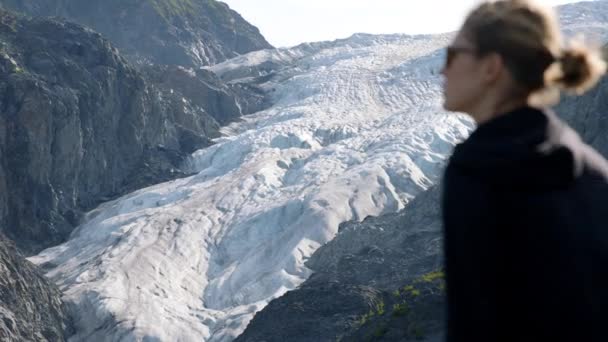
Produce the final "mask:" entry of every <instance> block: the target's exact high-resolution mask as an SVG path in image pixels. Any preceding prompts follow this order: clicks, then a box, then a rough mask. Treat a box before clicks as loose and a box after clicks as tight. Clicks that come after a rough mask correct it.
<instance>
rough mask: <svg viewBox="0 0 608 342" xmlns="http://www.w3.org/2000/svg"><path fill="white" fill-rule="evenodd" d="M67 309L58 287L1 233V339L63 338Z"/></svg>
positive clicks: (66, 329)
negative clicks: (24, 257)
mask: <svg viewBox="0 0 608 342" xmlns="http://www.w3.org/2000/svg"><path fill="white" fill-rule="evenodd" d="M65 312H66V310H65V308H64V307H63V305H62V303H61V293H60V292H59V289H57V288H56V287H55V285H53V284H51V283H50V282H49V281H48V280H47V279H46V278H45V277H44V276H43V275H42V274H41V273H40V272H39V271H38V268H37V267H35V266H34V265H33V264H31V263H30V262H28V261H26V260H25V259H23V257H22V256H21V255H20V253H19V252H18V251H17V250H16V248H15V247H14V246H13V245H12V244H11V243H10V242H8V241H7V240H6V238H4V237H3V236H0V340H2V341H49V342H56V341H64V340H65V339H66V337H67V335H68V334H69V333H70V331H71V327H70V322H69V319H68V318H67V315H66V313H65Z"/></svg>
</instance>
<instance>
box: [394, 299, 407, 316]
mask: <svg viewBox="0 0 608 342" xmlns="http://www.w3.org/2000/svg"><path fill="white" fill-rule="evenodd" d="M409 310H410V308H409V306H408V305H407V303H406V302H403V303H398V304H394V305H393V316H395V317H401V316H405V315H406V314H407V313H408V312H409Z"/></svg>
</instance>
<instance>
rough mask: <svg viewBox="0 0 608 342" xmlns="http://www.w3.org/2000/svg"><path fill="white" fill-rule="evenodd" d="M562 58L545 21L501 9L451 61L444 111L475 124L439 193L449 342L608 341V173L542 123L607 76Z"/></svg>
mask: <svg viewBox="0 0 608 342" xmlns="http://www.w3.org/2000/svg"><path fill="white" fill-rule="evenodd" d="M560 44H561V37H560V33H559V28H558V26H557V21H556V19H555V14H554V13H553V12H551V9H548V8H543V7H539V6H537V5H535V4H533V3H532V2H530V1H524V0H520V1H506V0H503V1H497V2H488V3H482V4H481V5H480V6H479V7H478V8H476V9H475V10H473V11H472V12H471V14H470V15H469V16H468V18H467V19H466V21H465V23H464V25H463V27H462V29H461V30H460V32H459V33H458V35H457V37H456V38H455V40H454V42H453V44H452V45H451V46H450V47H449V48H448V50H447V52H448V54H447V59H446V65H445V68H444V70H443V71H442V74H443V75H444V78H445V85H444V88H445V89H444V91H445V103H444V107H445V109H447V110H449V111H455V112H463V113H467V114H468V115H470V116H471V117H472V118H473V119H474V120H475V121H476V122H477V124H478V127H477V129H476V130H475V131H474V132H473V133H472V134H471V136H470V137H469V138H468V139H467V140H466V141H465V142H464V143H462V144H460V145H458V146H457V147H456V149H455V151H454V154H453V156H452V157H451V159H450V162H449V165H448V167H447V169H446V173H445V179H444V197H443V216H444V217H443V218H444V230H445V257H446V278H447V289H448V290H447V291H448V341H451V342H452V341H467V342H471V341H484V342H485V341H509V342H511V341H569V342H576V341H608V207H607V205H608V181H607V180H608V163H607V162H606V161H605V160H604V159H603V158H602V157H601V156H600V155H599V154H598V153H597V152H595V151H594V150H593V149H592V148H591V147H589V146H587V145H585V144H584V143H583V142H581V140H580V139H579V137H578V135H577V134H576V133H575V132H574V131H573V130H572V129H570V128H569V127H568V126H567V125H566V124H564V123H563V122H562V121H561V120H560V119H558V118H557V117H556V116H555V115H554V114H553V113H552V112H551V111H549V110H547V109H543V108H544V107H546V106H547V105H550V104H551V102H554V101H555V100H556V95H557V96H559V90H565V91H570V92H574V93H578V94H580V93H582V92H584V91H585V90H587V89H588V88H590V87H591V86H593V85H594V84H595V83H596V81H597V80H598V79H599V77H600V76H601V75H602V74H603V72H604V69H605V66H604V63H603V62H602V61H601V59H600V58H599V54H598V53H595V52H593V51H591V50H590V49H587V48H585V47H584V46H580V45H579V46H575V47H574V46H573V47H569V48H564V49H562V48H561V46H560ZM606 134H608V132H606Z"/></svg>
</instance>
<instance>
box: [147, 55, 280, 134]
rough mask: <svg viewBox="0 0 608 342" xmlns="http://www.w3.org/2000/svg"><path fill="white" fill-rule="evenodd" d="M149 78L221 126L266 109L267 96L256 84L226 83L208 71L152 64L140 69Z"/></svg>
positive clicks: (166, 92) (159, 87) (164, 90)
mask: <svg viewBox="0 0 608 342" xmlns="http://www.w3.org/2000/svg"><path fill="white" fill-rule="evenodd" d="M141 71H142V73H143V74H144V76H145V77H146V79H147V80H148V81H149V82H150V83H151V84H154V85H155V86H156V87H157V88H158V89H160V90H161V91H162V92H163V93H165V94H172V95H173V96H178V97H181V98H183V99H187V101H190V103H191V104H192V105H194V106H198V107H200V108H204V109H205V111H206V112H207V113H208V114H209V115H210V116H211V117H213V118H214V119H215V120H216V121H217V122H218V123H219V124H220V125H225V124H227V123H229V122H232V121H235V120H238V118H239V117H241V116H243V115H246V114H251V113H254V112H257V111H260V110H263V109H265V108H267V107H268V106H269V105H270V102H269V99H268V98H267V94H265V92H264V91H262V89H260V88H259V87H258V86H257V85H256V84H255V83H251V84H249V83H247V84H226V83H224V82H223V81H221V80H220V79H219V78H218V77H217V76H216V75H215V74H214V73H213V72H211V71H208V70H206V69H196V70H194V69H188V68H184V67H182V66H167V65H152V66H145V67H143V68H141Z"/></svg>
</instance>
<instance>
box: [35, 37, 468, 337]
mask: <svg viewBox="0 0 608 342" xmlns="http://www.w3.org/2000/svg"><path fill="white" fill-rule="evenodd" d="M450 38H451V35H449V34H445V35H420V36H407V35H382V36H374V35H366V34H356V35H353V36H352V37H350V38H348V39H343V40H337V41H334V42H323V43H311V44H302V45H300V46H297V47H293V48H289V49H278V50H263V51H258V52H253V53H250V54H247V55H243V56H239V57H237V58H235V59H232V60H229V61H226V62H224V63H222V64H218V65H215V66H212V67H209V68H210V69H211V70H212V71H214V72H216V73H217V74H218V75H219V76H220V77H222V78H223V79H224V80H225V81H227V82H233V83H238V82H243V83H246V82H249V81H251V80H252V79H255V78H256V77H259V76H260V75H262V76H265V78H266V81H265V82H264V83H263V84H262V85H261V86H262V87H263V88H264V89H265V90H266V91H267V92H269V93H270V94H272V95H271V96H272V101H273V103H274V105H273V106H271V107H270V108H269V109H267V110H264V111H262V112H258V113H255V114H253V115H250V116H247V117H245V118H243V120H241V121H239V122H236V123H233V124H231V125H229V126H227V127H225V128H224V129H223V133H224V136H223V137H222V138H220V139H218V140H217V141H216V144H215V145H213V146H211V147H210V148H207V149H204V150H200V151H197V152H195V153H194V154H193V155H192V156H191V158H190V160H189V162H188V165H187V167H188V168H189V169H190V170H191V171H192V172H193V176H191V177H188V178H183V179H178V180H175V181H171V182H168V183H164V184H158V185H156V186H152V187H149V188H146V189H141V190H139V191H136V192H134V193H131V194H129V195H126V196H123V197H122V198H119V199H117V200H114V201H111V202H108V203H105V204H103V205H101V206H100V207H98V208H96V209H95V210H93V211H91V212H89V213H88V214H87V215H86V217H85V219H84V220H83V222H82V224H81V225H80V226H79V227H78V228H77V229H76V230H75V231H74V232H73V234H72V235H71V237H70V239H69V241H67V242H66V243H64V244H62V245H60V246H57V247H53V248H50V249H47V250H45V251H43V252H42V253H40V254H39V255H37V256H34V257H31V258H30V261H32V262H34V263H36V264H38V265H41V266H42V267H43V268H44V269H45V271H46V272H47V276H49V277H50V278H52V279H53V280H54V281H55V282H56V283H57V284H58V285H59V286H60V288H61V289H62V291H63V292H64V299H65V300H66V302H68V303H69V305H70V307H71V312H72V313H73V314H74V317H75V319H76V321H75V326H76V329H77V334H76V335H75V336H73V337H72V338H71V339H70V340H71V341H91V340H94V341H201V340H204V341H230V340H232V339H234V338H235V337H236V336H238V335H239V334H240V333H241V332H242V331H243V330H244V329H245V327H246V326H247V323H248V322H249V321H250V320H251V319H252V318H253V316H254V314H255V313H256V312H257V311H259V310H261V309H262V308H263V307H264V306H265V305H266V304H267V303H268V302H269V301H270V300H272V299H273V298H276V297H278V296H281V295H282V294H284V293H285V292H286V291H289V290H291V289H294V288H296V287H297V286H298V285H299V284H301V283H302V282H303V281H304V280H305V279H307V278H308V277H309V276H310V273H311V272H310V270H309V269H307V268H306V266H305V265H304V262H305V261H306V259H307V258H308V257H310V256H311V255H312V253H314V251H315V250H316V249H317V248H319V247H320V246H321V245H323V244H324V243H326V242H328V241H329V240H331V239H332V238H333V237H334V236H335V234H336V233H337V231H338V226H339V224H340V223H342V222H345V221H349V220H363V219H364V218H365V217H367V216H369V215H374V216H376V215H382V214H384V213H387V212H396V211H399V210H400V209H402V208H403V207H404V204H406V203H407V202H408V201H409V200H411V199H412V198H413V197H414V196H416V194H418V193H419V192H420V191H424V190H425V189H426V188H428V187H429V186H430V185H432V184H433V182H435V181H436V180H437V179H438V177H440V173H441V169H442V165H443V163H444V161H445V159H446V158H447V156H449V154H450V152H451V149H452V147H453V146H454V145H455V144H456V143H457V142H458V141H460V140H462V139H463V138H464V137H465V136H466V135H467V134H468V132H469V131H470V130H471V128H472V127H473V126H472V123H471V122H470V121H469V120H468V119H466V118H465V117H464V116H460V115H456V114H446V113H444V112H443V111H442V110H441V101H442V96H441V75H440V73H439V71H440V68H441V64H442V61H443V54H442V47H443V46H445V45H446V44H447V43H448V42H449V40H450Z"/></svg>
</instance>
